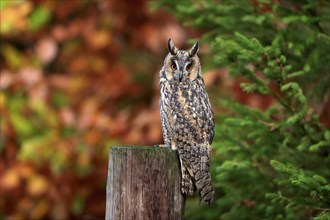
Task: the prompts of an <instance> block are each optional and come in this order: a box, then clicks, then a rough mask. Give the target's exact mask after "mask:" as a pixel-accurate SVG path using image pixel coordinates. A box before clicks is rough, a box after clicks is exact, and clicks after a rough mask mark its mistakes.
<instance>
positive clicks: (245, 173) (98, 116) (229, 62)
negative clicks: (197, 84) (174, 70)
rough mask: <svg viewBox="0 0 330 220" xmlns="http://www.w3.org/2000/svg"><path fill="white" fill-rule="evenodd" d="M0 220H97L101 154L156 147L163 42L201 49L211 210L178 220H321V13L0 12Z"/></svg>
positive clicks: (246, 2)
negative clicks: (210, 122) (208, 115)
mask: <svg viewBox="0 0 330 220" xmlns="http://www.w3.org/2000/svg"><path fill="white" fill-rule="evenodd" d="M0 18H1V19H0V33H1V45H0V49H1V53H0V62H1V70H0V89H1V91H0V110H1V123H0V132H1V133H0V138H1V140H0V154H1V160H0V178H1V179H0V190H1V191H0V195H1V197H0V219H104V214H105V195H106V194H105V190H106V188H105V184H106V176H107V163H108V153H109V149H110V146H117V145H155V144H159V143H162V133H161V126H160V116H159V87H158V80H159V79H158V72H159V70H160V68H161V66H162V62H163V59H164V57H165V56H166V54H167V40H168V38H170V37H171V38H172V39H173V41H174V42H175V44H176V45H177V46H178V47H179V48H189V47H190V46H191V45H192V43H194V42H195V41H196V40H198V41H199V42H200V45H201V48H200V51H199V56H200V58H201V62H202V70H203V76H204V80H205V84H206V87H207V90H208V92H209V96H210V99H211V103H212V107H213V110H214V113H215V116H216V136H215V139H214V143H213V152H212V154H213V157H212V178H213V183H214V186H215V190H216V195H215V200H214V203H213V204H212V205H211V206H204V205H201V206H199V205H198V204H199V203H198V199H197V197H196V196H195V197H193V198H189V199H188V201H187V204H186V211H185V215H186V217H187V219H228V220H231V219H235V220H239V219H318V220H319V219H330V208H329V207H330V185H329V181H330V172H329V167H330V156H329V152H330V144H329V142H330V131H329V128H330V122H329V120H330V119H329V117H330V116H329V115H330V107H329V106H330V93H329V87H330V85H329V84H330V83H329V82H330V76H329V75H330V37H329V36H330V3H329V1H326V0H320V1H308V0H302V1H293V0H238V1H226V0H218V1H217V0H205V1H199V0H182V1H170V0H161V1H146V0H131V1H130V0H126V1H124V0H123V1H120V0H111V1H110V0H109V1H108V0H103V1H102V0H99V1H96V0H95V1H89V0H63V1H61V0H58V1H53V0H46V1H45V0H33V1H28V0H12V1H10V0H0Z"/></svg>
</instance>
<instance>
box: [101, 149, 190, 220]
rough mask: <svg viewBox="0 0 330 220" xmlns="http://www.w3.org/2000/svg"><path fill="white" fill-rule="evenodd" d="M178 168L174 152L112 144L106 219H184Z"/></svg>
mask: <svg viewBox="0 0 330 220" xmlns="http://www.w3.org/2000/svg"><path fill="white" fill-rule="evenodd" d="M180 182H181V171H180V164H179V158H178V154H177V152H176V151H174V150H171V149H168V148H160V147H112V148H111V149H110V156H109V167H108V180H107V202H106V219H107V220H110V219H111V220H119V219H122V220H131V219H134V220H135V219H137V220H147V219H152V220H153V219H155V220H159V219H166V220H171V219H173V220H174V219H175V220H177V219H183V210H184V202H185V199H184V197H183V195H182V194H181V190H180V185H181V183H180Z"/></svg>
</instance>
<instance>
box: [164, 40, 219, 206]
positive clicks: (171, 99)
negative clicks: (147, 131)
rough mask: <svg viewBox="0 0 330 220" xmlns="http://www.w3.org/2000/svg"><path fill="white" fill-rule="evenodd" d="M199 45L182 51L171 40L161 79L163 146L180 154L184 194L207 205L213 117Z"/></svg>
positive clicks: (209, 196) (210, 192)
mask: <svg viewBox="0 0 330 220" xmlns="http://www.w3.org/2000/svg"><path fill="white" fill-rule="evenodd" d="M198 48H199V46H198V42H196V43H195V44H194V45H193V46H192V48H191V49H190V50H188V51H184V50H179V49H178V48H177V47H176V46H175V45H174V43H173V42H172V40H171V39H169V40H168V50H169V53H168V55H167V56H166V58H165V60H164V66H163V67H162V69H161V71H160V74H159V78H160V115H161V123H162V131H163V138H164V144H165V146H166V147H169V148H172V149H174V150H177V151H178V154H179V158H180V164H181V175H182V178H181V191H182V193H183V194H184V195H193V194H194V192H195V191H196V190H197V191H198V192H199V197H200V200H204V201H205V202H206V203H207V204H210V202H211V201H212V199H213V194H214V191H213V188H212V182H211V175H210V157H211V154H210V151H211V143H212V141H213V136H214V116H213V112H212V109H211V105H210V101H209V98H208V95H207V93H206V89H205V84H204V80H203V77H202V71H201V65H200V61H199V58H198V56H197V52H198Z"/></svg>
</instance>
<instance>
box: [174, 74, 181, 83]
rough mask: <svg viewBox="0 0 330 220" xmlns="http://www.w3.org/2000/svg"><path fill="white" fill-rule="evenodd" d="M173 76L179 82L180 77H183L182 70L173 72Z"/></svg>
mask: <svg viewBox="0 0 330 220" xmlns="http://www.w3.org/2000/svg"><path fill="white" fill-rule="evenodd" d="M174 78H175V79H176V80H179V82H182V79H183V72H181V71H180V72H178V73H176V74H174Z"/></svg>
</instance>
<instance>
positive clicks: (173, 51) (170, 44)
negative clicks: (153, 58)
mask: <svg viewBox="0 0 330 220" xmlns="http://www.w3.org/2000/svg"><path fill="white" fill-rule="evenodd" d="M167 46H168V51H169V52H170V53H171V54H172V55H176V53H177V52H178V48H176V46H175V45H174V43H173V41H172V39H171V38H170V39H168V42H167Z"/></svg>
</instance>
